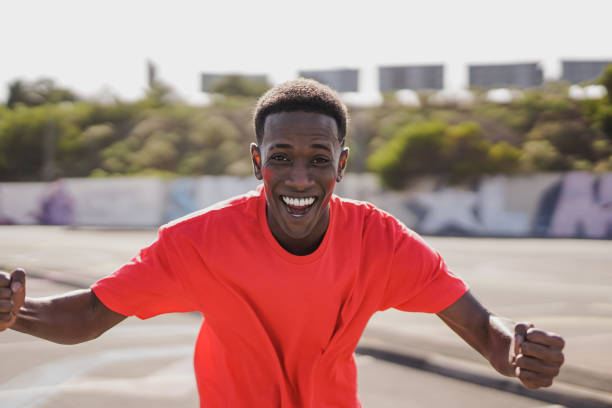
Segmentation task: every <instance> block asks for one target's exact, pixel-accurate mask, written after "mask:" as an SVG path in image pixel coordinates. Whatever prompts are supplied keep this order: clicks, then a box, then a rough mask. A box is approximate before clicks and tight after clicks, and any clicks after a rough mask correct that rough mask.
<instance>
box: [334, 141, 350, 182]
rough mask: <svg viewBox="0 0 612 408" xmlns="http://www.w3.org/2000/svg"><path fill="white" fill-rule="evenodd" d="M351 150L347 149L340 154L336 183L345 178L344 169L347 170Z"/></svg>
mask: <svg viewBox="0 0 612 408" xmlns="http://www.w3.org/2000/svg"><path fill="white" fill-rule="evenodd" d="M348 155H349V148H348V147H345V148H344V149H342V152H341V153H340V160H338V175H337V176H336V182H340V181H342V178H343V177H344V169H346V161H347V160H348Z"/></svg>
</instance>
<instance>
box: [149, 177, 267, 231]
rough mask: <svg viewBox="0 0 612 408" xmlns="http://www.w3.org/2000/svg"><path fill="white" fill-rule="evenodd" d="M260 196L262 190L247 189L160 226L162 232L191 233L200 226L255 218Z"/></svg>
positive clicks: (204, 226)
mask: <svg viewBox="0 0 612 408" xmlns="http://www.w3.org/2000/svg"><path fill="white" fill-rule="evenodd" d="M261 198H262V191H261V189H260V188H258V189H257V190H253V191H249V192H247V193H245V194H242V195H239V196H235V197H232V198H229V199H227V200H223V201H220V202H218V203H215V204H213V205H211V206H209V207H206V208H203V209H201V210H199V211H195V212H193V213H191V214H187V215H185V216H183V217H181V218H178V219H176V220H173V221H170V222H169V223H167V224H165V225H162V226H161V227H160V236H161V235H162V234H164V235H166V234H171V235H174V234H180V235H182V234H192V233H197V232H198V231H199V230H200V229H201V228H206V227H210V226H211V225H223V224H227V223H238V222H244V221H245V220H248V219H251V220H256V219H257V208H258V200H260V199H261Z"/></svg>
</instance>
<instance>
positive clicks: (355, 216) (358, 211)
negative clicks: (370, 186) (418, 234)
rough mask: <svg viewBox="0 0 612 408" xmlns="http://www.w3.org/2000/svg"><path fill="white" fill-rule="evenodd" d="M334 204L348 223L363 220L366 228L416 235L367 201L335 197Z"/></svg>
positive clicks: (393, 217)
mask: <svg viewBox="0 0 612 408" xmlns="http://www.w3.org/2000/svg"><path fill="white" fill-rule="evenodd" d="M332 202H333V204H334V209H336V211H337V212H338V214H339V215H340V217H341V218H344V219H345V221H347V222H355V221H357V220H363V223H364V227H380V228H387V229H390V230H392V231H397V232H405V233H408V234H414V231H412V230H411V229H410V228H408V227H406V226H405V225H404V223H402V222H401V221H400V220H399V219H397V218H396V217H395V216H393V215H392V214H390V213H388V212H387V211H385V210H383V209H381V208H378V207H377V206H376V205H374V204H372V203H369V202H367V201H359V200H353V199H350V198H344V197H338V196H334V198H333V201H332Z"/></svg>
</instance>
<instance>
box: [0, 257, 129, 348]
mask: <svg viewBox="0 0 612 408" xmlns="http://www.w3.org/2000/svg"><path fill="white" fill-rule="evenodd" d="M7 280H8V284H7ZM1 285H4V286H3V287H0V298H2V297H3V298H2V299H0V305H1V304H5V305H6V307H5V308H4V309H0V331H2V330H4V329H7V328H11V329H13V330H17V331H20V332H22V333H26V334H30V335H32V336H36V337H40V338H42V339H45V340H49V341H53V342H56V343H60V344H76V343H81V342H84V341H88V340H93V339H95V338H97V337H99V336H100V335H101V334H102V333H104V332H105V331H106V330H108V329H110V328H111V327H113V326H115V325H116V324H118V323H119V322H121V321H122V320H123V319H125V318H126V316H124V315H121V314H119V313H116V312H113V311H112V310H110V309H108V308H107V307H106V306H104V304H103V303H102V302H100V300H99V299H98V298H97V296H96V295H95V294H94V293H93V291H92V290H91V289H83V290H77V291H73V292H69V293H66V294H63V295H58V296H51V297H46V298H39V299H33V298H26V297H25V273H24V272H23V270H20V269H17V270H15V271H13V272H12V273H11V275H10V278H9V277H8V276H7V275H6V274H2V273H0V286H1ZM9 305H10V310H9V308H8V306H9ZM3 310H4V311H3Z"/></svg>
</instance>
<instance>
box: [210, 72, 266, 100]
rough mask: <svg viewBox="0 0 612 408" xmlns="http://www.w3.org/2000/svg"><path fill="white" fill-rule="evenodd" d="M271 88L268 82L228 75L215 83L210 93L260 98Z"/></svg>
mask: <svg viewBox="0 0 612 408" xmlns="http://www.w3.org/2000/svg"><path fill="white" fill-rule="evenodd" d="M269 88H270V85H269V84H268V83H267V82H266V81H257V80H255V79H250V78H245V77H243V76H240V75H227V76H224V77H222V78H219V79H218V80H217V81H215V82H214V83H213V84H212V85H211V87H210V92H212V93H218V94H221V95H225V96H245V97H259V96H260V95H263V93H264V92H266V91H267V90H268V89H269Z"/></svg>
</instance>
